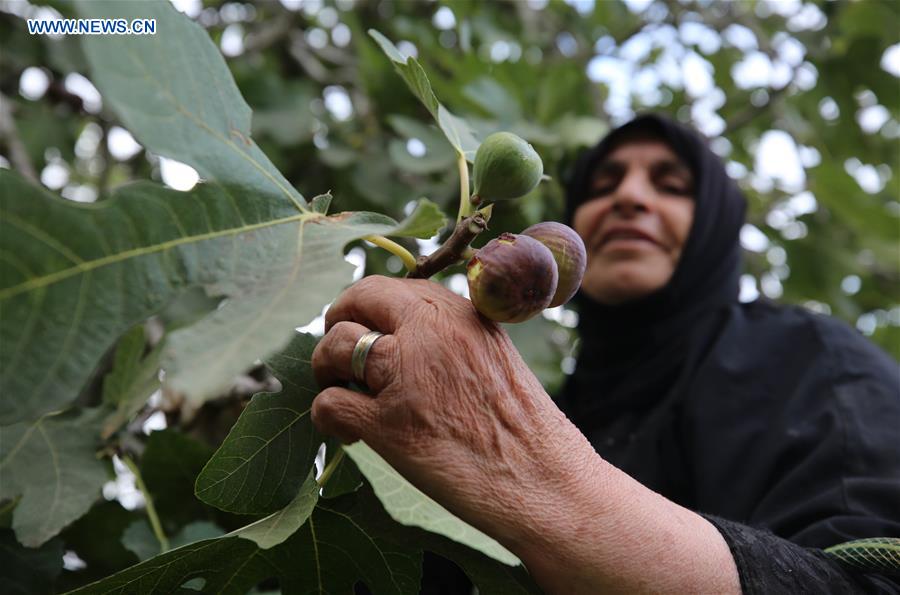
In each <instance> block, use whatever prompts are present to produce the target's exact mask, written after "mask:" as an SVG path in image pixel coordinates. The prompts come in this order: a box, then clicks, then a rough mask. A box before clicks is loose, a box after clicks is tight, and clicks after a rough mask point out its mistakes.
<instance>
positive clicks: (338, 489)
mask: <svg viewBox="0 0 900 595" xmlns="http://www.w3.org/2000/svg"><path fill="white" fill-rule="evenodd" d="M342 448H343V447H342V446H341V442H340V440H338V439H337V438H329V439H328V440H327V441H326V442H325V466H326V467H327V466H328V463H329V462H330V461H331V459H332V458H333V457H334V456H335V453H338V452H340V450H341V449H342ZM362 482H363V478H362V474H361V473H360V472H359V468H357V466H356V463H354V462H353V460H352V459H351V458H350V457H347V456H343V455H342V456H341V460H340V461H338V464H337V469H335V470H334V471H333V472H332V473H331V477H330V478H329V479H328V482H327V483H326V484H325V487H323V488H322V497H323V498H337V497H338V496H343V495H344V494H351V493H353V492H355V491H356V490H358V489H359V488H360V486H362Z"/></svg>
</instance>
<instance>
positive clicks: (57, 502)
mask: <svg viewBox="0 0 900 595" xmlns="http://www.w3.org/2000/svg"><path fill="white" fill-rule="evenodd" d="M99 429H100V411H99V410H86V411H81V412H68V413H65V414H60V415H48V416H44V417H42V418H40V419H39V420H37V421H35V422H32V423H20V424H15V425H12V426H9V427H5V428H3V440H2V441H0V500H3V499H5V498H16V497H17V496H19V495H21V496H22V499H21V500H20V501H19V504H18V505H17V506H16V509H15V511H14V512H13V524H12V527H13V529H14V530H15V532H16V537H17V538H18V539H19V541H20V542H21V543H22V544H23V545H26V546H28V547H38V546H40V545H41V544H43V543H46V542H47V540H49V539H50V538H51V537H53V536H54V535H56V534H57V533H59V532H60V531H61V530H62V529H63V528H64V527H65V526H66V525H68V524H69V523H71V522H72V521H74V520H75V519H77V518H79V517H80V516H82V515H83V514H85V513H86V512H87V511H88V510H89V509H90V508H91V505H92V504H93V503H94V501H95V500H97V498H98V497H99V495H100V489H101V488H102V487H103V484H104V483H105V482H106V480H107V465H106V463H104V462H103V461H100V460H99V459H98V458H97V457H96V456H95V454H94V451H95V445H96V443H97V437H98V434H99Z"/></svg>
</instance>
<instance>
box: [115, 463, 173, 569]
mask: <svg viewBox="0 0 900 595" xmlns="http://www.w3.org/2000/svg"><path fill="white" fill-rule="evenodd" d="M122 462H123V463H125V466H126V467H128V469H129V470H130V471H131V472H132V473H134V482H135V483H136V484H137V487H138V489H139V490H140V491H141V493H142V494H143V495H144V503H145V505H146V507H147V517H148V518H149V519H150V526H151V527H153V534H154V535H156V539H157V541H159V548H160V550H161V551H162V552H167V551H169V539H168V538H167V537H166V534H165V533H163V529H162V524H161V523H160V522H159V516H158V515H157V514H156V507H154V506H153V498H152V497H151V496H150V491H149V490H148V489H147V486H146V485H145V484H144V478H143V477H141V471H140V469H138V467H137V465H135V463H134V461H132V460H131V457H129V456H128V455H122Z"/></svg>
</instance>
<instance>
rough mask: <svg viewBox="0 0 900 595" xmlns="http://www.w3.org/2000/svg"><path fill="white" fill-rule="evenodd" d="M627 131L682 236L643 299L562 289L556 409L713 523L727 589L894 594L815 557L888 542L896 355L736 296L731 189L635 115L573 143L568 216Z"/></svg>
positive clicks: (735, 208)
mask: <svg viewBox="0 0 900 595" xmlns="http://www.w3.org/2000/svg"><path fill="white" fill-rule="evenodd" d="M635 131H638V132H640V133H643V134H650V135H652V136H653V137H655V138H660V139H662V140H664V141H665V142H666V143H668V145H669V146H670V147H671V148H672V149H673V151H674V152H675V153H676V154H677V155H679V156H680V157H681V158H682V159H683V160H684V161H685V163H686V164H687V165H688V166H689V168H690V169H691V171H692V173H693V177H694V188H695V197H694V198H695V200H696V205H695V212H694V220H693V224H692V227H691V231H690V236H689V238H688V240H687V243H686V244H685V247H684V249H683V251H682V255H681V258H680V260H679V263H678V266H677V268H676V270H675V272H674V273H673V276H672V279H671V280H670V281H669V283H668V284H667V285H666V286H665V287H664V288H662V289H661V290H660V291H657V292H655V293H654V294H652V295H650V296H647V297H646V298H643V299H640V300H637V301H633V302H629V303H628V304H625V305H622V306H615V307H610V306H604V305H601V304H598V303H596V302H592V301H591V300H590V299H588V298H587V297H585V296H584V295H579V296H578V297H577V300H576V301H577V306H578V309H579V315H580V320H579V332H580V335H581V349H580V354H579V359H578V363H577V366H576V369H575V372H574V374H573V375H572V376H571V377H570V378H569V380H568V382H567V384H566V386H565V388H564V390H563V391H562V393H561V394H560V395H557V396H556V397H555V400H556V402H557V405H558V406H559V407H560V409H561V410H562V411H563V412H565V414H566V415H567V416H568V417H569V419H571V420H572V421H573V422H574V423H575V424H576V425H577V426H578V427H579V429H581V431H582V432H583V433H584V434H585V435H586V436H587V437H588V439H589V440H590V441H591V443H592V444H593V446H594V448H595V449H596V450H597V452H598V453H599V454H600V455H601V456H603V457H604V458H605V459H606V460H607V461H609V462H610V463H612V464H613V465H615V466H617V467H618V468H620V469H622V470H623V471H625V472H626V473H628V474H630V475H631V476H632V477H634V478H635V479H637V480H638V481H640V482H641V483H642V484H644V485H645V486H647V487H649V488H650V489H653V490H655V491H657V492H659V493H660V494H662V495H663V496H665V497H667V498H669V499H670V500H672V501H674V502H676V503H678V504H681V505H682V506H685V507H687V508H689V509H692V510H694V511H696V512H698V513H699V514H701V515H703V516H704V517H705V518H707V519H708V520H709V521H710V522H711V523H712V524H713V525H714V526H715V527H716V528H718V529H719V531H720V532H721V533H722V535H723V537H724V538H725V541H726V542H727V543H728V546H729V548H730V549H731V553H732V555H733V556H734V559H735V562H736V564H737V568H738V572H739V574H740V579H741V587H742V589H743V591H744V593H748V594H755V593H760V594H763V593H765V594H770V593H776V594H777V593H791V594H794V593H815V594H822V593H856V592H888V593H891V592H900V586H898V582H896V581H898V579H897V578H894V579H891V578H889V577H885V576H880V575H873V574H866V575H863V574H859V573H853V572H850V571H848V570H846V569H844V568H843V567H842V566H840V565H839V564H838V563H836V562H834V561H832V560H831V559H830V558H828V557H827V556H826V555H825V554H824V553H823V552H822V548H825V547H828V546H830V545H834V544H836V543H839V542H843V541H848V540H851V539H856V538H862V537H875V536H888V537H900V369H898V366H897V363H896V362H894V361H893V360H892V359H891V358H890V357H889V356H887V355H886V354H885V353H883V352H882V351H880V350H879V349H878V348H876V347H875V346H874V345H872V344H871V343H870V342H868V341H867V340H865V339H864V338H863V337H861V336H860V335H859V334H858V333H857V332H856V331H855V330H853V329H851V328H850V327H848V326H847V325H845V324H843V323H841V322H838V321H836V320H834V319H831V318H829V317H825V316H820V315H815V314H812V313H811V312H808V311H806V310H805V309H802V308H799V307H791V306H779V305H776V304H773V303H771V302H768V301H766V300H760V301H757V302H754V303H752V304H740V303H739V302H738V282H739V275H740V255H741V248H740V244H739V241H738V237H739V233H740V229H741V226H742V225H743V223H744V210H745V201H744V198H743V196H742V194H741V192H740V190H739V189H738V188H737V187H736V186H735V184H734V183H733V182H732V181H731V180H730V178H729V177H728V176H727V174H726V173H725V171H724V168H723V167H722V164H721V161H720V160H719V159H718V158H717V157H716V156H715V155H714V154H712V153H711V152H710V151H709V149H708V148H707V146H706V143H705V141H703V139H701V138H700V137H699V136H698V135H696V134H695V133H694V132H692V131H690V130H688V129H686V128H684V127H682V126H680V125H678V124H676V123H674V122H671V121H669V120H667V119H664V118H660V117H656V116H645V117H642V118H638V119H636V120H634V121H632V122H631V123H629V124H627V125H626V126H625V127H623V128H620V129H619V130H617V131H614V132H613V133H612V134H611V135H609V136H608V137H607V138H606V139H605V140H604V141H603V142H602V143H600V144H599V145H598V146H597V147H595V148H594V149H593V150H591V151H589V152H588V153H586V154H585V155H584V156H583V158H582V159H581V161H580V163H579V164H578V167H577V168H576V171H575V173H574V176H573V178H572V182H571V184H570V187H569V210H568V220H569V221H571V220H572V214H573V213H574V211H575V209H576V208H577V206H578V205H579V204H580V203H581V202H583V201H584V200H585V199H587V198H588V196H587V192H586V189H587V187H588V183H589V177H590V174H591V172H592V170H593V168H594V167H595V166H596V165H597V164H598V163H599V162H600V161H601V160H602V159H603V158H604V156H605V155H607V154H608V153H609V152H610V151H611V150H612V149H613V148H615V146H616V145H617V143H619V142H621V141H622V140H623V139H626V140H627V139H628V138H629V137H630V135H632V134H633V133H635ZM439 566H440V564H439V563H435V564H433V565H432V566H431V569H430V570H429V569H428V568H426V572H425V579H424V580H423V593H427V594H430V593H468V592H469V590H468V587H467V585H466V583H465V581H464V580H460V579H459V575H458V573H459V571H458V569H456V570H455V572H456V573H457V575H456V578H455V579H447V580H443V581H442V579H441V578H440V577H441V576H442V571H441V570H439V569H438V568H439ZM454 569H455V566H452V565H450V564H449V563H446V565H445V571H447V572H453V571H454ZM456 580H460V582H455V581H456ZM892 580H893V581H895V582H891V581H892Z"/></svg>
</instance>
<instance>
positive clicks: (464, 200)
mask: <svg viewBox="0 0 900 595" xmlns="http://www.w3.org/2000/svg"><path fill="white" fill-rule="evenodd" d="M456 167H457V169H459V215H457V217H456V220H457V221H462V220H463V219H464V218H465V217H468V216H469V215H470V214H471V213H472V201H471V200H469V164H468V162H467V161H466V154H465V153H463V152H462V151H460V152H459V153H457V154H456Z"/></svg>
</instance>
